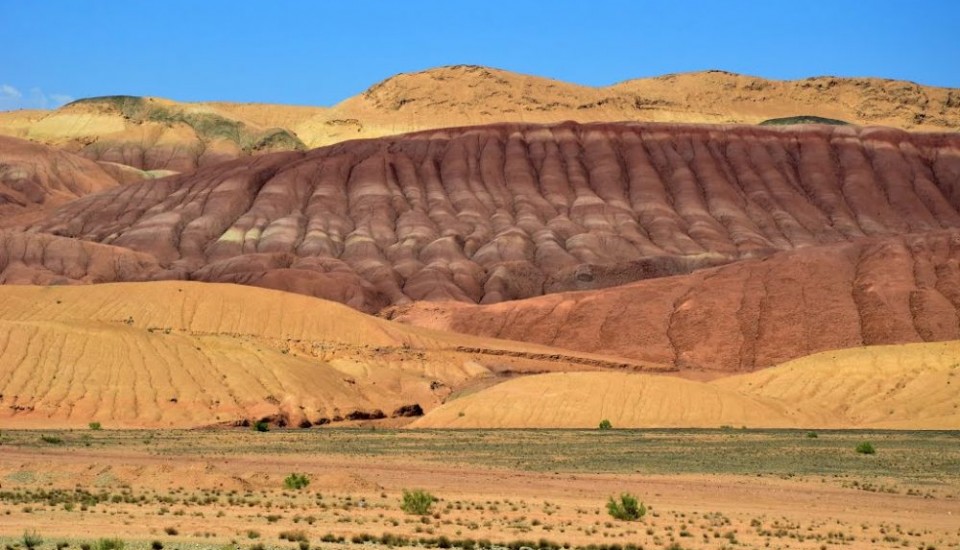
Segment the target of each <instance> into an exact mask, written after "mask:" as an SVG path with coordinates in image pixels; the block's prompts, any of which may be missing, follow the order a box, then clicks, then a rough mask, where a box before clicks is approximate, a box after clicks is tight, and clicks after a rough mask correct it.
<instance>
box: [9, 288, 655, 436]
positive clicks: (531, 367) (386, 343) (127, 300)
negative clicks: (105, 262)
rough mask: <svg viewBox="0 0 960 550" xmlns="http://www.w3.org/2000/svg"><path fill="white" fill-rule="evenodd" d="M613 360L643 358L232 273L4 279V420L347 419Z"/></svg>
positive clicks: (74, 423) (29, 423)
mask: <svg viewBox="0 0 960 550" xmlns="http://www.w3.org/2000/svg"><path fill="white" fill-rule="evenodd" d="M653 367H654V368H655V366H653ZM604 368H608V369H609V368H616V369H630V370H634V369H642V368H643V365H640V364H638V363H634V362H630V361H624V360H619V359H617V358H609V357H603V356H596V355H589V354H576V353H572V354H571V353H565V352H560V351H558V350H553V349H550V348H544V347H540V346H535V345H524V344H518V343H513V342H505V341H494V340H490V339H482V338H474V337H465V336H461V335H451V334H444V333H438V332H435V331H430V330H425V329H417V328H413V327H406V326H403V325H398V324H395V323H390V322H387V321H384V320H382V319H377V318H374V317H370V316H366V315H363V314H360V313H358V312H356V311H354V310H351V309H349V308H347V307H345V306H342V305H340V304H335V303H331V302H325V301H322V300H317V299H314V298H308V297H305V296H299V295H296V294H290V293H282V292H276V291H270V290H264V289H256V288H250V287H241V286H235V285H216V284H202V283H190V282H185V281H176V282H154V283H126V284H122V285H96V286H89V287H64V286H55V287H36V286H12V285H8V286H3V287H0V420H2V422H3V425H4V426H5V427H82V426H86V425H87V423H88V422H93V421H97V422H101V423H102V424H103V425H104V426H107V427H167V426H175V427H193V426H205V425H212V424H231V423H238V422H244V421H246V422H250V421H256V420H259V419H261V418H267V419H269V420H270V421H271V422H274V423H277V424H286V425H294V426H296V425H309V424H310V423H326V422H331V423H336V422H338V421H343V420H349V419H355V418H359V419H362V418H365V417H368V416H373V417H376V416H378V413H377V412H376V411H381V412H382V414H383V415H386V416H388V417H389V416H391V415H392V414H393V413H394V412H395V411H397V410H398V409H400V408H401V407H403V406H408V405H414V404H416V405H419V406H420V407H421V408H422V409H423V410H427V411H429V410H431V409H432V408H434V407H435V406H437V405H438V404H439V403H440V402H442V401H443V400H444V399H445V398H447V397H448V396H449V395H450V394H451V392H454V391H458V390H460V389H462V388H464V387H470V386H471V385H476V384H479V385H480V386H483V385H489V384H490V383H493V382H495V381H496V380H497V379H499V378H501V377H503V376H513V375H516V374H518V373H519V374H522V373H529V372H550V371H565V370H573V369H576V370H584V369H585V370H596V369H604ZM398 421H399V420H398Z"/></svg>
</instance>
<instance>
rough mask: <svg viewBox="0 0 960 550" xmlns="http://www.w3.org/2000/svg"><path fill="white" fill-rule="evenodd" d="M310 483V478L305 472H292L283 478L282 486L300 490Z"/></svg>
mask: <svg viewBox="0 0 960 550" xmlns="http://www.w3.org/2000/svg"><path fill="white" fill-rule="evenodd" d="M307 485H310V478H309V477H307V474H298V473H292V474H290V475H288V476H287V477H286V478H284V480H283V486H284V487H286V488H287V489H294V490H300V489H303V488H304V487H306V486H307Z"/></svg>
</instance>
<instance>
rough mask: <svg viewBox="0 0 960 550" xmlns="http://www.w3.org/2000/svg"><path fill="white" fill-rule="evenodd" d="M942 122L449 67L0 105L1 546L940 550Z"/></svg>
mask: <svg viewBox="0 0 960 550" xmlns="http://www.w3.org/2000/svg"><path fill="white" fill-rule="evenodd" d="M958 129H960V91H958V90H953V89H943V88H932V87H926V86H920V85H917V84H913V83H909V82H900V81H892V80H883V79H850V78H846V79H845V78H833V77H816V78H810V79H804V80H797V81H772V80H764V79H759V78H753V77H747V76H741V75H734V74H730V73H725V72H720V71H708V72H703V73H689V74H677V75H665V76H662V77H657V78H649V79H640V80H630V81H626V82H622V83H619V84H615V85H612V86H608V87H603V88H591V87H585V86H578V85H573V84H567V83H563V82H558V81H553V80H549V79H543V78H538V77H532V76H525V75H519V74H515V73H509V72H506V71H500V70H496V69H487V68H483V67H474V66H455V67H443V68H438V69H431V70H428V71H424V72H419V73H411V74H400V75H397V76H395V77H392V78H389V79H387V80H385V81H383V82H380V83H379V84H376V85H374V86H372V87H370V88H369V89H368V90H367V91H365V92H363V93H361V94H359V95H357V96H355V97H352V98H348V99H346V100H344V101H343V102H341V103H339V104H337V105H334V106H332V107H298V106H277V105H261V104H231V103H222V102H208V103H190V104H188V103H178V102H175V101H170V100H165V99H158V98H151V97H133V96H109V97H102V98H90V99H82V100H78V101H74V102H72V103H70V104H68V105H65V106H63V107H61V108H59V109H56V110H52V111H10V112H2V113H0V544H4V545H5V546H6V548H7V550H13V549H15V548H16V549H18V550H33V549H34V548H44V549H46V548H49V549H51V550H52V549H54V548H56V550H63V549H64V548H79V549H80V550H121V548H120V547H118V545H117V542H118V541H122V542H123V543H124V545H126V547H127V548H135V549H141V548H142V549H144V550H146V549H147V548H150V549H151V550H162V548H184V549H187V548H219V549H222V550H226V549H227V548H234V549H236V548H248V549H249V550H264V549H266V548H285V549H287V550H291V549H293V548H299V550H308V549H309V548H318V549H320V548H340V547H359V545H366V546H370V547H385V548H394V547H439V548H451V547H457V548H498V549H499V548H509V549H512V550H520V548H522V547H528V548H532V549H538V550H546V549H550V550H558V549H559V548H582V549H583V550H636V549H639V548H663V549H669V550H678V549H682V548H688V549H689V548H740V547H745V548H810V549H820V550H825V549H827V548H831V547H834V546H843V547H850V548H919V549H921V550H924V549H926V550H932V549H935V548H936V549H941V548H958V547H960V530H958V525H960V520H958V519H957V518H958V517H960V478H958V477H957V472H958V471H960V455H958V452H960V451H958V449H960V445H958V442H960V440H958V433H960V432H958V430H960V134H958V133H957V130H958ZM601 428H602V429H601ZM868 444H869V445H868ZM292 474H303V475H305V476H306V478H298V477H296V476H292ZM288 476H290V477H289V478H288ZM289 479H292V480H293V482H290V481H289ZM298 479H300V480H301V481H302V480H303V479H306V480H308V481H309V483H308V484H307V485H306V486H305V487H296V486H294V485H295V484H296V483H297V480H298ZM291 483H293V484H292V485H291ZM412 489H422V490H426V491H428V492H430V493H432V494H433V495H434V496H436V497H437V498H438V499H439V500H438V501H436V502H435V503H433V507H432V509H431V510H430V511H429V512H428V513H425V514H422V515H421V514H417V513H406V512H405V511H403V510H401V508H400V502H401V501H402V499H403V498H404V497H403V493H404V491H406V490H412ZM624 492H629V493H632V494H636V495H637V496H639V497H640V498H641V500H643V501H644V502H645V503H646V505H647V506H648V510H647V512H648V513H647V514H646V516H645V517H643V518H642V519H641V520H639V521H619V520H616V519H614V518H612V517H611V516H610V515H608V514H607V509H606V503H607V499H608V498H610V497H611V496H618V495H620V494H621V493H624ZM407 512H409V510H408V511H407ZM112 537H118V539H117V541H114V539H113V538H112ZM38 539H43V541H42V542H38Z"/></svg>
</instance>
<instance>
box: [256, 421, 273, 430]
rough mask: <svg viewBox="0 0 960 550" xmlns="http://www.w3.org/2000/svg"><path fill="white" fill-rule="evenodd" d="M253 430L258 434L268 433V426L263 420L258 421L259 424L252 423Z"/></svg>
mask: <svg viewBox="0 0 960 550" xmlns="http://www.w3.org/2000/svg"><path fill="white" fill-rule="evenodd" d="M253 429H254V430H256V431H258V432H269V431H270V424H267V423H266V422H264V421H263V420H260V421H259V422H256V423H254V425H253Z"/></svg>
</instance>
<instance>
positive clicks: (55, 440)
mask: <svg viewBox="0 0 960 550" xmlns="http://www.w3.org/2000/svg"><path fill="white" fill-rule="evenodd" d="M40 440H41V441H43V442H44V443H49V444H51V445H60V444H62V443H63V439H61V438H59V437H57V436H55V435H41V436H40Z"/></svg>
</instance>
